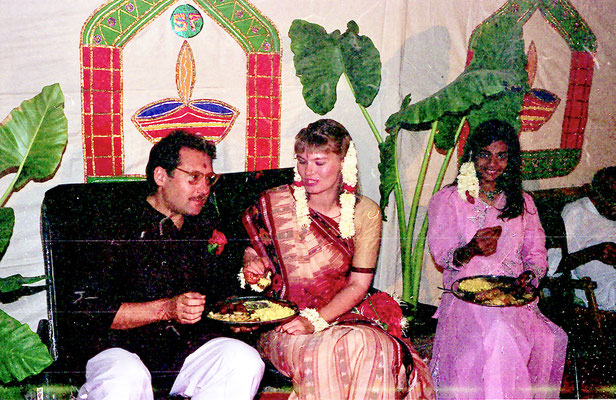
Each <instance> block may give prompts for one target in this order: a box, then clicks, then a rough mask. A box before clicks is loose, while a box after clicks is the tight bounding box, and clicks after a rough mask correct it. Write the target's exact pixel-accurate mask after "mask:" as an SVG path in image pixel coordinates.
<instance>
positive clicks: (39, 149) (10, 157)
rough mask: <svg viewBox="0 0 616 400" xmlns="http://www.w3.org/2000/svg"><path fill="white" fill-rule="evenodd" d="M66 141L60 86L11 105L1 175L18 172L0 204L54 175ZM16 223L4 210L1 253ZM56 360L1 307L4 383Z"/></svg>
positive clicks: (2, 133) (3, 286)
mask: <svg viewBox="0 0 616 400" xmlns="http://www.w3.org/2000/svg"><path fill="white" fill-rule="evenodd" d="M67 141H68V123H67V120H66V116H65V115H64V95H63V94H62V90H61V89H60V85H58V84H53V85H50V86H46V87H44V88H43V90H42V91H41V93H39V94H38V95H36V96H35V97H33V98H32V99H30V100H26V101H24V102H22V103H21V105H20V106H19V107H18V108H15V109H13V111H11V113H10V114H9V116H8V117H7V118H5V119H4V121H2V123H1V124H0V174H2V175H6V174H9V173H14V174H15V176H14V178H13V180H12V181H11V183H10V185H9V186H8V188H7V189H6V191H5V193H4V195H3V196H2V198H0V205H4V204H5V203H6V201H7V200H8V198H9V197H10V196H11V194H13V192H14V191H16V190H19V189H20V188H22V187H23V186H24V185H25V184H27V183H28V182H29V181H31V180H38V181H40V180H45V179H48V178H50V177H51V176H52V175H53V174H54V173H55V171H56V169H57V168H58V165H59V164H60V160H61V159H62V155H63V153H64V149H65V148H66V143H67ZM14 223H15V216H14V212H13V210H12V209H11V208H0V250H1V251H2V253H0V254H3V252H4V250H5V249H6V246H8V243H9V241H10V238H11V236H12V234H13V226H14ZM44 278H45V277H44V276H38V277H33V278H24V277H23V276H21V275H13V276H10V277H8V278H3V279H0V291H1V292H2V293H6V292H10V291H14V290H17V289H20V288H21V287H22V286H23V285H24V284H29V283H33V282H37V281H39V280H41V279H44ZM52 361H53V360H52V358H51V356H50V355H49V352H48V350H47V347H46V346H45V345H44V344H43V343H42V342H41V340H40V338H39V337H38V335H37V334H36V333H34V332H32V330H31V329H30V328H29V327H28V326H27V325H22V324H21V323H20V322H19V321H17V320H15V319H14V318H12V317H10V316H9V315H7V314H6V313H5V312H3V311H0V380H1V381H2V382H4V383H7V382H10V381H12V380H14V379H17V380H18V381H21V380H23V379H24V378H26V377H28V376H31V375H35V374H38V373H39V372H41V371H42V370H43V369H44V368H45V367H47V366H48V365H49V364H51V363H52Z"/></svg>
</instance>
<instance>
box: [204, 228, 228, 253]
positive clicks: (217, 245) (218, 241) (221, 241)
mask: <svg viewBox="0 0 616 400" xmlns="http://www.w3.org/2000/svg"><path fill="white" fill-rule="evenodd" d="M207 242H208V245H207V252H208V253H210V254H216V255H219V254H220V253H222V251H223V249H224V248H225V244H227V238H226V236H225V234H224V233H222V232H220V231H219V230H216V229H214V232H212V237H211V238H210V239H209V240H208V241H207Z"/></svg>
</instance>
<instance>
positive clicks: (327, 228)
mask: <svg viewBox="0 0 616 400" xmlns="http://www.w3.org/2000/svg"><path fill="white" fill-rule="evenodd" d="M295 154H296V158H297V167H296V168H297V169H296V178H295V183H294V184H293V185H284V186H281V187H278V188H274V189H270V190H268V191H266V192H265V193H263V194H262V195H261V197H260V199H259V201H258V203H257V204H256V205H255V206H253V207H251V208H249V209H248V210H247V211H246V213H245V214H244V217H243V222H244V226H245V227H246V229H247V231H248V234H249V236H250V240H251V244H252V247H250V248H248V249H247V251H246V253H245V257H244V263H245V267H244V270H243V277H244V278H245V281H246V282H247V283H249V284H252V285H253V287H254V285H257V287H256V289H258V288H259V286H258V285H259V284H260V282H262V280H263V279H264V280H265V281H267V280H268V279H267V277H268V276H270V280H271V284H270V285H269V286H268V287H267V288H266V294H267V295H270V296H275V297H280V298H285V299H288V300H290V301H293V302H294V303H296V304H297V305H298V306H299V308H300V310H301V311H300V314H299V316H298V317H296V318H294V319H293V320H291V321H289V322H286V323H284V324H282V325H280V326H278V327H277V328H276V329H274V330H271V331H268V332H265V333H264V334H263V335H261V338H260V340H259V346H258V348H259V351H260V352H261V354H262V356H263V357H264V358H265V359H267V360H268V361H269V362H271V363H272V364H273V365H274V366H275V367H276V368H277V369H278V370H279V371H280V372H281V373H283V374H284V375H286V376H288V377H290V378H291V379H292V380H293V393H292V394H291V396H290V397H289V399H302V400H343V399H354V400H368V399H374V400H397V399H403V398H404V399H432V398H435V397H434V388H433V386H432V379H431V376H430V371H429V369H428V367H427V366H426V365H425V363H424V362H423V361H422V360H421V358H420V357H419V356H418V355H417V353H416V352H415V350H414V349H413V348H412V346H411V344H410V342H409V340H408V339H407V338H403V337H401V336H402V335H401V327H400V322H401V317H402V311H401V310H400V307H399V305H398V304H397V303H396V301H395V300H393V299H392V298H391V297H390V296H388V295H387V294H386V293H383V292H380V293H376V294H372V295H370V296H369V297H368V298H367V299H365V298H366V295H367V294H368V293H369V288H370V286H371V283H372V278H373V276H374V270H375V267H376V259H377V255H378V249H379V245H380V238H381V219H382V218H381V213H380V210H379V207H378V206H377V205H376V203H374V202H373V201H372V200H370V199H368V198H366V197H364V196H360V195H357V193H356V191H355V187H356V180H357V168H356V164H357V157H356V155H355V147H354V144H353V142H352V141H351V137H350V135H349V133H348V132H347V131H346V129H345V128H344V127H343V126H342V125H340V124H339V123H337V122H336V121H333V120H328V119H323V120H319V121H316V122H314V123H312V124H310V125H308V127H306V128H304V129H302V130H301V131H300V132H299V134H298V135H297V136H296V142H295Z"/></svg>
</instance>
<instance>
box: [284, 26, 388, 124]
mask: <svg viewBox="0 0 616 400" xmlns="http://www.w3.org/2000/svg"><path fill="white" fill-rule="evenodd" d="M289 37H290V38H291V51H293V54H294V56H293V63H294V64H295V71H296V74H297V76H298V77H299V78H300V82H301V83H302V94H303V96H304V100H305V101H306V105H307V106H308V107H309V108H310V109H311V110H312V111H314V112H315V113H317V114H319V115H324V114H327V113H328V112H330V111H331V110H332V109H333V108H334V105H335V104H336V100H337V93H336V87H337V86H338V81H339V80H340V76H341V75H342V74H343V73H344V74H345V75H346V76H347V77H348V79H349V84H350V85H351V88H352V90H353V94H354V96H355V101H356V102H357V103H358V104H360V105H361V106H363V107H368V106H370V104H372V101H373V100H374V98H375V97H376V95H377V93H378V92H379V86H380V84H381V58H380V54H379V51H378V50H377V48H376V47H375V46H374V43H373V42H372V40H370V38H368V37H367V36H360V35H359V27H358V26H357V24H356V23H355V21H349V23H348V24H347V30H346V32H345V33H344V34H342V35H341V34H340V31H339V30H335V31H333V32H332V33H330V34H328V33H327V32H326V31H325V29H324V28H323V27H321V26H320V25H317V24H312V23H310V22H307V21H304V20H301V19H296V20H294V21H293V23H292V24H291V28H290V29H289Z"/></svg>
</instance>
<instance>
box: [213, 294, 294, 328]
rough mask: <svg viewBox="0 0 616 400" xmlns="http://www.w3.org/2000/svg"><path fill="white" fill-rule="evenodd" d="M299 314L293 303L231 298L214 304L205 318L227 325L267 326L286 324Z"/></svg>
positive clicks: (256, 298) (253, 297) (254, 298)
mask: <svg viewBox="0 0 616 400" xmlns="http://www.w3.org/2000/svg"><path fill="white" fill-rule="evenodd" d="M297 314H299V308H298V307H297V305H296V304H295V303H292V302H290V301H287V300H279V299H272V298H268V297H262V296H248V297H232V298H229V299H226V300H223V301H220V302H218V303H216V304H215V305H214V306H213V307H212V308H211V310H210V311H208V313H207V314H206V318H208V319H210V320H213V321H218V322H222V323H224V324H228V325H244V326H245V325H249V326H255V325H268V324H281V323H284V322H287V321H289V320H291V319H292V318H294V317H295V316H296V315H297Z"/></svg>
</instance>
